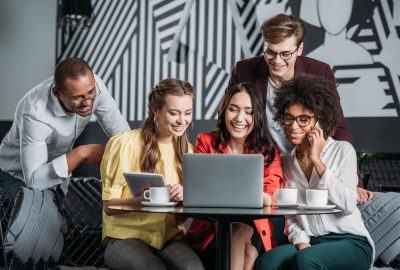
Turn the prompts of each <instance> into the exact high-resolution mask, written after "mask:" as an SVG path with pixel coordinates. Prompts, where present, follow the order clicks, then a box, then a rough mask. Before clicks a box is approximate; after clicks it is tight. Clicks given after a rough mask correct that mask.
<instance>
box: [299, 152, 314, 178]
mask: <svg viewBox="0 0 400 270" xmlns="http://www.w3.org/2000/svg"><path fill="white" fill-rule="evenodd" d="M296 158H297V161H298V162H299V165H300V168H301V170H302V171H303V172H304V174H305V175H306V176H307V178H310V176H311V173H312V169H313V164H312V162H311V160H310V159H309V158H308V157H307V155H303V156H302V157H300V154H299V152H298V151H297V150H296Z"/></svg>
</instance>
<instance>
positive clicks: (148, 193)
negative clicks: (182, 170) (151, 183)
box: [143, 187, 171, 203]
mask: <svg viewBox="0 0 400 270" xmlns="http://www.w3.org/2000/svg"><path fill="white" fill-rule="evenodd" d="M143 196H144V198H145V199H146V200H150V201H151V202H157V203H166V202H169V201H170V200H171V195H170V189H169V187H150V188H149V189H148V190H145V191H144V192H143Z"/></svg>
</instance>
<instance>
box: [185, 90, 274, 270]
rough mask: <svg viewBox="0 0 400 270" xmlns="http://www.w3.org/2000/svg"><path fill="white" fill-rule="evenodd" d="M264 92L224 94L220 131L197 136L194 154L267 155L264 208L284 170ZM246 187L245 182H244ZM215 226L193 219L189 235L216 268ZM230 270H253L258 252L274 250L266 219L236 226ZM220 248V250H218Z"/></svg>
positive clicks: (233, 230) (237, 91)
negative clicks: (263, 96)
mask: <svg viewBox="0 0 400 270" xmlns="http://www.w3.org/2000/svg"><path fill="white" fill-rule="evenodd" d="M266 122H267V121H266V117H265V109H264V105H263V103H262V97H261V93H260V92H259V91H257V89H256V87H255V86H254V85H253V84H252V83H240V84H237V85H235V86H233V87H231V88H229V89H227V91H226V92H225V95H224V97H223V99H222V103H221V105H220V108H219V111H218V120H217V130H216V131H213V132H205V133H200V134H199V135H198V136H197V140H196V145H195V152H197V153H213V154H214V153H215V154H262V155H263V156H264V194H263V204H264V206H270V205H271V201H272V194H273V193H274V192H275V190H276V189H277V188H278V187H279V186H280V185H281V182H282V168H281V162H280V154H279V150H278V147H277V146H276V145H275V144H274V143H273V141H272V139H271V136H270V134H269V132H268V129H267V126H266ZM243 187H246V182H243ZM214 236H215V224H213V223H211V222H209V221H203V220H194V221H193V222H192V224H191V226H190V228H189V231H188V233H187V235H186V237H187V239H188V240H190V242H191V244H192V246H193V247H195V248H196V249H198V250H200V251H202V255H203V258H204V260H203V261H204V263H207V264H208V265H205V266H207V268H209V269H214V265H213V263H214V258H213V257H214V256H215V248H216V247H215V237H214ZM231 240H232V241H231V269H240V270H243V269H253V267H254V262H255V260H256V258H257V255H258V253H259V252H260V251H261V250H262V249H266V250H268V249H270V248H271V230H270V224H269V221H268V220H267V219H263V220H255V221H254V222H249V223H248V224H244V223H234V224H233V225H232V237H231ZM217 248H218V247H217Z"/></svg>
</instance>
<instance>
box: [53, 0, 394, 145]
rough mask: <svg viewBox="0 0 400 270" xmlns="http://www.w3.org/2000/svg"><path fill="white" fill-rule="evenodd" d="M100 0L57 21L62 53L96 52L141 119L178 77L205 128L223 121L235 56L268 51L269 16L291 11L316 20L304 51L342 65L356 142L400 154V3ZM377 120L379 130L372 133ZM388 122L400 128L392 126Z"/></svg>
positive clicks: (340, 77)
mask: <svg viewBox="0 0 400 270" xmlns="http://www.w3.org/2000/svg"><path fill="white" fill-rule="evenodd" d="M92 4H93V8H94V16H95V19H94V21H93V23H92V25H91V26H90V27H88V28H80V27H67V26H60V27H59V28H58V29H57V44H58V45H57V52H56V53H57V60H58V61H59V60H61V59H64V58H66V57H69V56H78V57H82V58H84V59H86V60H87V61H88V62H89V64H90V65H91V66H92V67H93V70H94V71H95V72H96V73H97V74H98V75H99V76H101V77H102V78H103V80H104V81H105V82H106V85H107V86H108V88H109V90H110V92H111V94H112V95H113V97H114V98H115V100H116V101H117V103H118V104H119V107H120V109H121V111H122V113H123V114H124V115H125V116H126V117H127V119H128V120H129V121H131V122H133V123H136V122H139V121H141V120H143V119H144V118H145V116H146V114H147V111H146V110H147V104H146V97H147V93H148V92H149V90H150V89H151V86H152V85H154V84H155V83H157V82H158V81H159V80H161V79H163V78H166V77H176V78H180V79H184V80H188V81H189V82H191V83H192V84H193V85H194V86H195V88H196V91H197V98H196V107H195V115H194V116H195V119H196V121H198V122H199V123H201V124H200V127H199V126H198V127H197V128H198V129H199V130H202V125H203V126H204V127H206V126H207V128H208V127H210V126H211V127H212V126H214V119H215V118H216V115H217V107H218V103H219V101H220V99H221V97H222V95H223V91H224V89H225V87H226V85H227V83H228V80H229V74H230V71H231V69H232V67H233V66H234V64H235V62H236V61H238V60H241V59H244V58H248V57H252V56H255V55H259V54H262V37H261V35H260V33H259V31H258V30H259V26H260V24H261V23H262V22H263V21H264V20H265V19H268V18H269V17H271V16H273V15H275V14H277V13H286V14H293V15H295V16H297V17H300V18H302V19H303V20H304V21H305V22H306V24H307V31H308V32H307V34H306V39H305V51H304V54H305V55H307V56H310V57H313V58H316V59H319V60H321V61H324V62H327V63H329V64H330V65H331V67H332V69H333V70H334V73H335V76H336V79H337V83H338V90H339V93H340V96H341V103H342V107H343V111H344V114H345V116H346V118H347V119H348V122H349V124H350V127H351V131H352V135H353V140H354V143H355V146H356V148H369V149H374V150H377V151H378V150H379V151H383V152H393V151H395V150H396V149H397V152H400V143H398V142H397V137H399V135H400V125H399V123H400V120H399V119H400V103H399V96H400V64H399V63H400V51H399V48H400V1H395V0H382V1H378V0H375V1H374V0H354V1H351V0H302V1H300V0H286V1H285V0H262V1H261V0H258V1H257V0H253V1H242V0H187V1H184V0H152V1H144V0H134V1H133V0H120V1H107V0H92ZM204 123H210V124H204ZM371 124H372V125H373V127H374V129H377V130H375V131H373V132H368V133H366V132H363V128H366V127H368V126H369V127H370V128H371ZM388 127H389V128H390V130H391V132H390V133H393V132H394V133H395V134H387V133H388V132H384V130H383V129H384V128H386V129H387V128H388ZM393 128H394V129H393ZM385 136H386V137H385ZM382 139H383V140H384V142H385V143H382V142H380V140H382ZM393 147H394V148H393Z"/></svg>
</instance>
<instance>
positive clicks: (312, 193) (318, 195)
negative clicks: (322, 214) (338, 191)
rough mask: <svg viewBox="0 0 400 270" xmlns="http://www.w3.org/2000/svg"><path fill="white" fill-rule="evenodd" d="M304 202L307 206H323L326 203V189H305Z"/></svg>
mask: <svg viewBox="0 0 400 270" xmlns="http://www.w3.org/2000/svg"><path fill="white" fill-rule="evenodd" d="M306 203H307V205H308V206H325V205H327V203H328V190H327V189H307V190H306Z"/></svg>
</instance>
